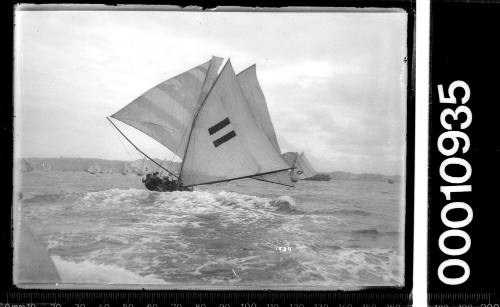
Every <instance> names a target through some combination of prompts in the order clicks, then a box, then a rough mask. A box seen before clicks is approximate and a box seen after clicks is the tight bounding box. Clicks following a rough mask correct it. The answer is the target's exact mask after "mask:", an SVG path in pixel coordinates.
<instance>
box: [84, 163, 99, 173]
mask: <svg viewBox="0 0 500 307" xmlns="http://www.w3.org/2000/svg"><path fill="white" fill-rule="evenodd" d="M87 172H89V173H91V174H97V173H102V169H101V167H100V166H99V164H97V163H94V164H92V165H91V166H89V167H88V168H87Z"/></svg>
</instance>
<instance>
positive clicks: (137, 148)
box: [106, 117, 179, 179]
mask: <svg viewBox="0 0 500 307" xmlns="http://www.w3.org/2000/svg"><path fill="white" fill-rule="evenodd" d="M106 119H107V120H108V121H109V122H110V123H111V125H113V127H115V129H116V130H118V132H120V134H121V135H122V136H123V137H124V138H125V139H126V140H127V141H128V142H129V143H130V144H131V145H132V146H134V148H135V149H136V150H137V151H138V152H140V153H141V154H143V155H144V156H145V157H146V158H148V159H149V160H151V162H153V163H154V164H156V165H158V166H159V167H161V168H162V169H163V170H165V171H166V172H167V173H169V174H170V175H172V176H174V177H175V178H177V179H179V176H178V175H176V174H174V173H172V172H171V171H169V170H168V169H166V168H165V167H163V166H162V165H161V164H159V163H158V162H156V161H155V160H153V159H152V158H151V157H150V156H148V155H147V154H145V153H144V152H143V151H142V150H140V149H139V147H137V146H136V145H135V144H134V143H132V141H131V140H129V138H128V137H127V136H126V135H125V134H124V133H123V132H122V131H121V130H120V129H118V127H117V126H116V125H115V123H113V121H111V119H110V118H109V117H106Z"/></svg>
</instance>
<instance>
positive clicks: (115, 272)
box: [52, 256, 167, 285]
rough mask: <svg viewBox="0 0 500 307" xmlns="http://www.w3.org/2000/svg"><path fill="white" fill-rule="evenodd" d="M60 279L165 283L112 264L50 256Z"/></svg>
mask: <svg viewBox="0 0 500 307" xmlns="http://www.w3.org/2000/svg"><path fill="white" fill-rule="evenodd" d="M52 260H53V261H54V264H55V266H56V268H57V271H58V272H59V275H60V277H61V281H62V282H63V283H70V284H137V285H140V284H154V285H165V284H167V283H166V282H165V281H164V280H163V279H161V278H158V277H157V276H154V275H146V276H142V275H140V274H139V273H135V272H132V271H129V270H127V269H125V268H122V267H119V266H116V265H112V264H98V263H94V262H92V261H88V260H84V261H81V262H73V261H68V260H64V259H62V258H61V257H59V256H52Z"/></svg>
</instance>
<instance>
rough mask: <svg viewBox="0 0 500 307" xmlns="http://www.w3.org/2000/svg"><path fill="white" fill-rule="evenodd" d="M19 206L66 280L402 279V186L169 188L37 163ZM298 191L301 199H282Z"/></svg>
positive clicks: (341, 285) (334, 282) (286, 283)
mask: <svg viewBox="0 0 500 307" xmlns="http://www.w3.org/2000/svg"><path fill="white" fill-rule="evenodd" d="M21 187H22V188H21V191H22V193H23V196H22V197H23V202H22V205H21V210H20V212H21V217H22V219H23V220H24V221H25V222H26V223H27V224H28V225H30V227H31V229H32V230H33V232H34V233H35V234H36V235H37V236H38V237H39V238H40V239H41V240H42V241H43V242H44V243H45V244H46V245H47V246H48V249H49V252H50V254H51V255H52V258H53V260H54V262H55V265H56V267H57V269H58V271H59V274H60V276H61V278H62V281H63V282H64V283H77V284H99V285H103V284H149V285H164V286H165V288H179V287H202V288H203V287H216V288H217V287H221V288H231V287H256V288H294V287H295V288H297V287H300V288H301V289H307V288H308V287H310V288H311V289H317V288H318V287H319V288H328V289H349V288H358V287H364V286H402V285H403V283H404V279H403V275H404V261H403V259H404V249H403V245H402V244H403V236H404V233H403V224H404V211H403V204H402V201H401V199H402V191H401V189H402V185H401V184H400V183H396V184H388V183H386V182H373V181H330V182H313V181H300V182H298V184H297V187H296V188H287V187H282V186H279V185H273V184H267V183H263V182H260V181H255V180H240V181H235V182H231V183H224V184H217V185H211V186H206V187H198V189H197V190H196V191H194V192H173V193H159V192H150V191H147V190H145V189H144V188H143V186H142V183H141V182H140V177H138V176H133V175H127V176H122V175H117V174H99V175H91V174H87V173H81V172H31V173H25V174H23V176H22V184H21ZM283 195H288V196H290V197H292V198H293V200H294V201H295V205H294V206H277V205H273V202H272V200H273V199H276V198H277V197H280V196H283Z"/></svg>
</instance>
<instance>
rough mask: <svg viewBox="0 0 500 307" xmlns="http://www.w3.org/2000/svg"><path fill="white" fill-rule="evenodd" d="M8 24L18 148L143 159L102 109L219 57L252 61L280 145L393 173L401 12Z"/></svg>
mask: <svg viewBox="0 0 500 307" xmlns="http://www.w3.org/2000/svg"><path fill="white" fill-rule="evenodd" d="M15 31H16V48H17V49H16V52H15V56H16V60H17V62H16V63H17V69H16V79H15V84H16V85H17V87H16V90H17V94H18V95H17V97H16V109H15V112H16V114H15V115H16V136H15V139H16V142H17V144H16V145H17V147H16V148H17V153H16V155H17V156H22V157H59V156H64V157H93V158H104V159H122V160H131V159H137V158H140V155H139V154H137V153H136V152H135V151H134V149H133V148H132V147H131V146H130V145H129V144H127V143H126V141H124V140H123V138H121V137H120V136H119V135H118V134H117V132H116V130H114V128H113V127H112V126H111V125H110V124H109V123H108V122H107V120H106V116H109V115H111V114H113V113H115V112H116V111H117V110H119V109H120V108H122V107H123V106H125V105H126V104H127V103H129V102H130V101H132V100H133V99H134V98H136V97H137V96H139V95H140V94H142V93H143V92H144V91H146V90H147V89H149V88H151V87H152V86H154V85H156V84H157V83H159V82H161V81H163V80H166V79H168V78H170V77H172V76H174V75H176V74H179V73H181V72H183V71H185V70H188V69H190V68H192V67H194V66H196V65H198V64H201V63H203V62H205V61H207V60H209V59H210V57H211V56H212V55H216V56H221V57H225V58H228V57H230V58H231V62H232V64H233V67H234V68H235V70H236V71H237V72H238V71H240V70H242V69H244V68H246V67H247V66H249V65H251V64H254V63H256V64H257V75H258V77H259V80H260V82H261V86H262V88H263V90H264V94H265V96H266V99H267V101H268V107H269V112H270V115H271V118H272V120H273V123H274V126H275V129H276V134H277V136H278V141H279V143H280V145H281V148H282V150H283V152H285V151H304V152H305V153H306V156H307V157H308V158H309V160H310V161H311V163H312V165H313V166H314V167H315V168H316V169H317V170H319V171H337V170H339V171H349V172H356V173H362V172H369V173H383V174H389V175H393V174H401V170H402V168H403V165H404V164H403V163H404V162H403V160H404V150H405V148H404V146H405V136H406V129H405V127H406V63H405V61H404V58H405V57H406V52H407V51H406V14H405V13H396V12H392V13H366V12H364V13H347V12H339V13H265V12H262V13H243V12H239V13H235V12H167V11H163V12H144V11H143V12H131V11H88V12H78V11H66V12H64V11H55V12H45V11H23V12H17V13H16V26H15ZM120 128H123V131H124V132H125V133H126V134H127V135H128V136H129V137H130V138H132V139H133V140H134V141H135V142H136V143H137V144H138V145H139V146H140V147H141V148H142V149H144V151H145V152H147V153H148V154H150V155H152V156H154V157H158V158H165V157H171V156H172V154H171V153H170V152H169V151H168V150H167V149H165V148H164V147H162V146H161V145H160V144H159V143H157V142H156V141H154V140H152V139H150V138H149V137H147V136H145V135H143V134H142V133H140V132H137V130H134V129H133V128H127V127H125V126H124V125H121V126H120Z"/></svg>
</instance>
